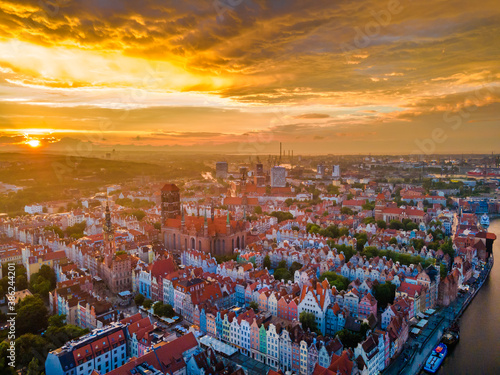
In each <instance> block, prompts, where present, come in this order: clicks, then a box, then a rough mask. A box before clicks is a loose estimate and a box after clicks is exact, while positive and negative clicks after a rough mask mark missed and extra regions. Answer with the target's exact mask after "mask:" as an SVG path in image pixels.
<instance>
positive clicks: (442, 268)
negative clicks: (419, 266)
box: [439, 263, 448, 280]
mask: <svg viewBox="0 0 500 375" xmlns="http://www.w3.org/2000/svg"><path fill="white" fill-rule="evenodd" d="M439 276H440V277H441V280H442V279H444V278H445V277H446V276H448V268H447V267H446V265H445V264H444V263H441V264H440V265H439Z"/></svg>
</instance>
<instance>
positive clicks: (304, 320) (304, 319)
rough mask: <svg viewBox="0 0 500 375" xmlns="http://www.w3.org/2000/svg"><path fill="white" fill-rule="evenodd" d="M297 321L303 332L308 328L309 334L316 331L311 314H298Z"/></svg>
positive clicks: (313, 316) (314, 317)
mask: <svg viewBox="0 0 500 375" xmlns="http://www.w3.org/2000/svg"><path fill="white" fill-rule="evenodd" d="M299 320H300V323H301V324H302V328H303V329H304V330H307V329H308V328H309V330H310V331H311V332H316V331H317V325H316V316H315V315H314V314H313V313H310V312H307V311H302V312H301V313H300V316H299Z"/></svg>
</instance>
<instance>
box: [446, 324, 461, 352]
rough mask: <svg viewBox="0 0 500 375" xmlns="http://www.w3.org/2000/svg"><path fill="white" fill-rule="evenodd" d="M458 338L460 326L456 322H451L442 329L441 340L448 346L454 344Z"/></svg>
mask: <svg viewBox="0 0 500 375" xmlns="http://www.w3.org/2000/svg"><path fill="white" fill-rule="evenodd" d="M459 340H460V326H459V325H458V323H454V324H452V325H451V326H450V327H449V328H448V329H447V330H446V331H444V334H443V338H442V339H441V341H442V342H443V343H444V344H446V345H447V346H448V347H450V346H453V345H455V344H456V343H457V342H458V341H459Z"/></svg>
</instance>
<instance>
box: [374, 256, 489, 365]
mask: <svg viewBox="0 0 500 375" xmlns="http://www.w3.org/2000/svg"><path fill="white" fill-rule="evenodd" d="M492 267H493V256H491V257H490V259H489V261H488V263H486V265H484V266H483V269H482V270H481V272H480V274H479V277H478V278H477V279H476V280H475V281H474V283H473V284H472V285H471V286H470V289H469V291H468V292H467V293H465V294H459V295H458V296H457V299H456V300H455V301H454V302H453V303H451V304H450V305H449V306H447V307H444V308H441V309H439V310H437V311H436V312H435V313H434V314H433V315H432V316H430V317H429V319H428V320H429V321H428V323H427V325H426V326H425V328H424V329H423V330H422V331H421V332H420V333H419V334H418V336H416V337H411V338H409V339H408V341H407V342H406V344H405V346H404V349H403V350H402V352H401V353H400V355H399V356H398V357H397V358H396V360H395V361H393V362H392V363H391V364H390V365H389V366H388V367H387V368H386V369H385V370H384V371H383V372H382V373H383V374H384V375H396V374H405V375H406V374H408V375H414V374H419V373H420V372H421V371H422V369H423V367H424V365H425V361H426V360H427V358H428V357H429V355H430V354H431V352H432V349H434V347H435V346H436V345H437V344H438V343H439V342H440V341H441V338H442V336H443V333H444V331H445V330H446V328H448V326H449V325H450V324H451V322H453V321H454V320H456V319H459V318H460V316H461V315H462V314H463V312H464V311H465V309H466V308H467V307H468V306H469V304H470V303H471V301H472V300H473V299H474V297H475V296H476V294H477V292H478V291H479V290H480V289H481V287H482V285H483V283H484V281H485V280H486V278H487V277H488V275H489V273H490V270H491V268H492Z"/></svg>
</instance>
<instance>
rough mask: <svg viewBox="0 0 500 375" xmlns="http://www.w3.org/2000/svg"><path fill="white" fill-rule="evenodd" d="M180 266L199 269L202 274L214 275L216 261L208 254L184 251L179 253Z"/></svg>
mask: <svg viewBox="0 0 500 375" xmlns="http://www.w3.org/2000/svg"><path fill="white" fill-rule="evenodd" d="M181 264H183V265H185V266H191V267H201V268H202V269H203V272H209V273H216V272H217V261H216V260H215V258H214V257H212V256H211V255H210V254H208V253H205V252H203V251H198V250H185V251H183V252H182V253H181Z"/></svg>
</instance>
